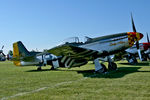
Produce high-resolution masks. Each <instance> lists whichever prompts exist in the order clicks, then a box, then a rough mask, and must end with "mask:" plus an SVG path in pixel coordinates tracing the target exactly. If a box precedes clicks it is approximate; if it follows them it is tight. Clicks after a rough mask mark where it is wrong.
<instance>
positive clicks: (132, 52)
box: [125, 33, 150, 64]
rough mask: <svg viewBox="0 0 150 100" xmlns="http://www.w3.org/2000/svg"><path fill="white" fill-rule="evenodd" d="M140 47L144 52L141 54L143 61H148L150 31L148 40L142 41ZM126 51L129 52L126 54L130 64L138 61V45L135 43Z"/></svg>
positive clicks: (149, 54) (149, 55)
mask: <svg viewBox="0 0 150 100" xmlns="http://www.w3.org/2000/svg"><path fill="white" fill-rule="evenodd" d="M139 49H140V51H141V53H142V56H141V60H142V61H146V60H147V58H148V59H150V41H149V37H148V33H147V42H144V43H140V44H139ZM125 51H126V53H127V56H126V58H127V61H128V62H129V63H130V64H136V63H137V59H136V56H137V54H138V51H137V48H136V45H133V46H132V47H131V48H128V49H127V50H125Z"/></svg>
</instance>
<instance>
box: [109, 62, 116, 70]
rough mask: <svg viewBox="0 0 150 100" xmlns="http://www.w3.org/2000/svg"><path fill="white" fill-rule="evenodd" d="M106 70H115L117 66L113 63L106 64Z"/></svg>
mask: <svg viewBox="0 0 150 100" xmlns="http://www.w3.org/2000/svg"><path fill="white" fill-rule="evenodd" d="M108 69H109V70H116V69H117V64H116V63H114V62H111V63H109V64H108Z"/></svg>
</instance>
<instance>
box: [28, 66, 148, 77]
mask: <svg viewBox="0 0 150 100" xmlns="http://www.w3.org/2000/svg"><path fill="white" fill-rule="evenodd" d="M140 68H141V67H119V68H118V69H117V70H116V71H109V73H107V74H100V73H95V70H94V69H93V70H65V69H64V70H63V69H57V70H50V69H43V70H41V71H37V70H28V71H26V72H43V71H66V72H69V71H73V72H77V73H78V74H82V75H83V76H84V77H89V78H121V77H124V76H125V75H127V74H131V73H135V72H150V71H139V70H138V69H140Z"/></svg>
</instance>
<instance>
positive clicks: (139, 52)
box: [131, 13, 142, 61]
mask: <svg viewBox="0 0 150 100" xmlns="http://www.w3.org/2000/svg"><path fill="white" fill-rule="evenodd" d="M131 20H132V29H133V32H136V28H135V24H134V20H133V16H132V13H131ZM135 39H136V48H137V51H138V55H139V58H140V60H141V61H142V55H141V51H140V46H139V40H138V39H137V37H135Z"/></svg>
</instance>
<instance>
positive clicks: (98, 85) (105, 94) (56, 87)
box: [0, 61, 150, 100]
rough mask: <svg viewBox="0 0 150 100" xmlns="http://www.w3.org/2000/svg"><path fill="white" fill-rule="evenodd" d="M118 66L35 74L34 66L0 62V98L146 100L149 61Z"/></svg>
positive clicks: (45, 69)
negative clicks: (100, 71)
mask: <svg viewBox="0 0 150 100" xmlns="http://www.w3.org/2000/svg"><path fill="white" fill-rule="evenodd" d="M117 64H118V70H117V71H111V72H109V74H95V73H94V65H93V64H92V63H91V62H89V63H88V64H87V65H85V66H82V67H80V68H71V69H67V68H59V69H58V70H55V71H50V70H49V69H50V66H47V67H43V70H42V71H36V67H35V66H28V67H16V66H14V65H13V64H12V62H8V61H6V62H0V99H1V100H4V99H8V100H149V99H150V62H148V61H147V62H140V63H139V64H137V65H129V64H127V62H126V61H120V62H117ZM106 65H107V63H106Z"/></svg>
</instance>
